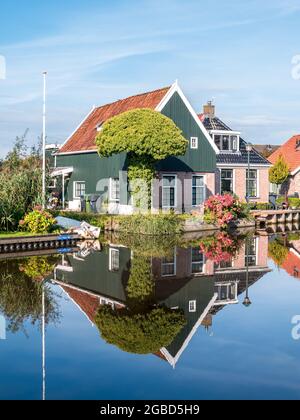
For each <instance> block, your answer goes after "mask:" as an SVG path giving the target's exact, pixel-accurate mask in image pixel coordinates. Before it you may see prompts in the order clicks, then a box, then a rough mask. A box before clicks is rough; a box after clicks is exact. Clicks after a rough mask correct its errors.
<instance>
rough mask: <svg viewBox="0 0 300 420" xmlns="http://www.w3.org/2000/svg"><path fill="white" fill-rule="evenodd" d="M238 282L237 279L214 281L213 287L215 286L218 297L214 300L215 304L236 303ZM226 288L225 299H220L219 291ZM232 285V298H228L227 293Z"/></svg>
mask: <svg viewBox="0 0 300 420" xmlns="http://www.w3.org/2000/svg"><path fill="white" fill-rule="evenodd" d="M238 284H239V281H231V282H225V283H222V282H216V283H215V289H216V288H217V290H218V292H217V294H218V299H217V300H216V301H215V303H214V304H215V306H223V305H233V304H237V303H238V302H239V301H238ZM225 287H226V288H227V299H226V300H221V299H220V292H221V289H222V288H225ZM232 287H234V298H233V299H229V298H228V295H229V290H230V288H232Z"/></svg>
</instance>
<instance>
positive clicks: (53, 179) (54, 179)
mask: <svg viewBox="0 0 300 420" xmlns="http://www.w3.org/2000/svg"><path fill="white" fill-rule="evenodd" d="M56 186H57V178H51V181H50V182H49V185H48V188H50V190H53V189H54V188H56Z"/></svg>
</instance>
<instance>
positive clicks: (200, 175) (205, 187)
mask: <svg viewBox="0 0 300 420" xmlns="http://www.w3.org/2000/svg"><path fill="white" fill-rule="evenodd" d="M194 177H195V178H196V177H199V178H200V177H202V178H203V183H204V187H203V188H204V196H203V197H204V201H203V203H202V204H204V203H205V201H206V197H207V185H206V175H202V174H197V173H195V174H193V175H192V207H194V208H195V207H199V206H201V205H202V204H196V205H193V189H194V188H202V187H194V186H193V178H194Z"/></svg>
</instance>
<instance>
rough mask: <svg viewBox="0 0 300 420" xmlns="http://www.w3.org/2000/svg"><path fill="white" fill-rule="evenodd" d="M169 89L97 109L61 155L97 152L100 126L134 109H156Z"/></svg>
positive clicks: (67, 143) (62, 150)
mask: <svg viewBox="0 0 300 420" xmlns="http://www.w3.org/2000/svg"><path fill="white" fill-rule="evenodd" d="M169 89H170V87H166V88H162V89H158V90H155V91H152V92H148V93H143V94H140V95H135V96H131V97H129V98H126V99H121V100H119V101H117V102H113V103H111V104H108V105H103V106H101V107H99V108H95V109H94V110H93V111H92V112H91V113H90V114H89V116H88V117H87V118H86V119H85V121H84V122H83V123H82V124H81V126H80V127H79V128H78V129H77V130H76V131H75V133H73V134H72V136H71V137H70V138H69V140H68V141H67V142H66V143H65V144H64V145H63V146H62V148H61V149H60V150H59V153H71V152H80V151H88V150H95V149H96V145H95V138H96V135H97V126H98V125H99V124H103V123H104V122H105V121H107V120H108V119H110V118H112V117H115V116H116V115H119V114H122V113H123V112H126V111H130V110H133V109H137V108H149V109H155V108H156V107H157V106H158V105H159V103H160V102H161V101H162V99H163V98H164V97H165V95H166V94H167V93H168V91H169Z"/></svg>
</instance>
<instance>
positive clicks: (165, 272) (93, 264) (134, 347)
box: [53, 234, 270, 367]
mask: <svg viewBox="0 0 300 420" xmlns="http://www.w3.org/2000/svg"><path fill="white" fill-rule="evenodd" d="M98 249H101V251H94V250H93V251H91V252H88V253H85V256H84V257H83V256H82V253H80V252H79V253H77V252H76V253H73V254H68V255H64V256H62V257H61V261H60V262H59V263H58V264H57V265H56V267H55V270H54V273H53V281H54V282H55V283H56V284H59V285H60V286H61V288H62V289H63V290H64V292H65V293H67V295H68V296H69V298H70V299H71V300H73V302H74V303H75V304H76V305H77V306H78V307H79V308H80V309H81V310H82V311H83V312H84V313H85V315H86V316H87V317H88V318H89V320H90V321H91V322H92V323H93V324H94V325H96V326H97V327H98V329H99V332H100V334H101V336H102V338H103V339H104V340H105V341H106V342H107V343H109V344H113V345H115V346H117V347H119V348H120V349H121V350H123V351H127V352H132V353H137V354H148V353H153V354H156V355H157V356H159V357H161V358H163V359H165V360H166V361H167V362H169V363H170V365H171V366H172V367H175V366H176V364H177V363H178V361H179V359H180V356H181V355H182V353H183V351H184V350H185V349H186V347H187V346H188V344H189V343H190V341H191V339H192V337H193V336H194V334H195V333H196V331H197V329H198V328H199V327H201V326H202V327H204V328H206V329H209V328H210V327H211V326H212V323H213V317H214V316H215V315H216V314H217V313H218V312H219V311H221V310H222V309H223V308H224V307H226V306H228V305H233V304H237V303H238V302H239V296H240V295H241V294H243V293H244V292H245V291H246V290H247V291H248V290H249V288H251V286H252V285H253V284H254V283H255V282H257V281H258V280H259V279H260V278H261V277H262V276H263V275H264V274H265V273H267V272H269V271H270V270H269V268H268V265H267V258H268V237H267V236H251V235H246V236H244V237H238V236H229V235H227V234H217V235H215V236H206V237H202V238H197V237H196V238H193V239H192V240H191V239H190V238H185V237H172V238H165V239H163V238H156V239H152V240H145V238H141V237H140V238H136V237H126V236H110V237H107V238H105V246H104V247H103V248H102V247H98ZM244 303H245V305H248V304H249V303H250V298H249V296H248V292H247V296H246V301H245V302H244Z"/></svg>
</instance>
